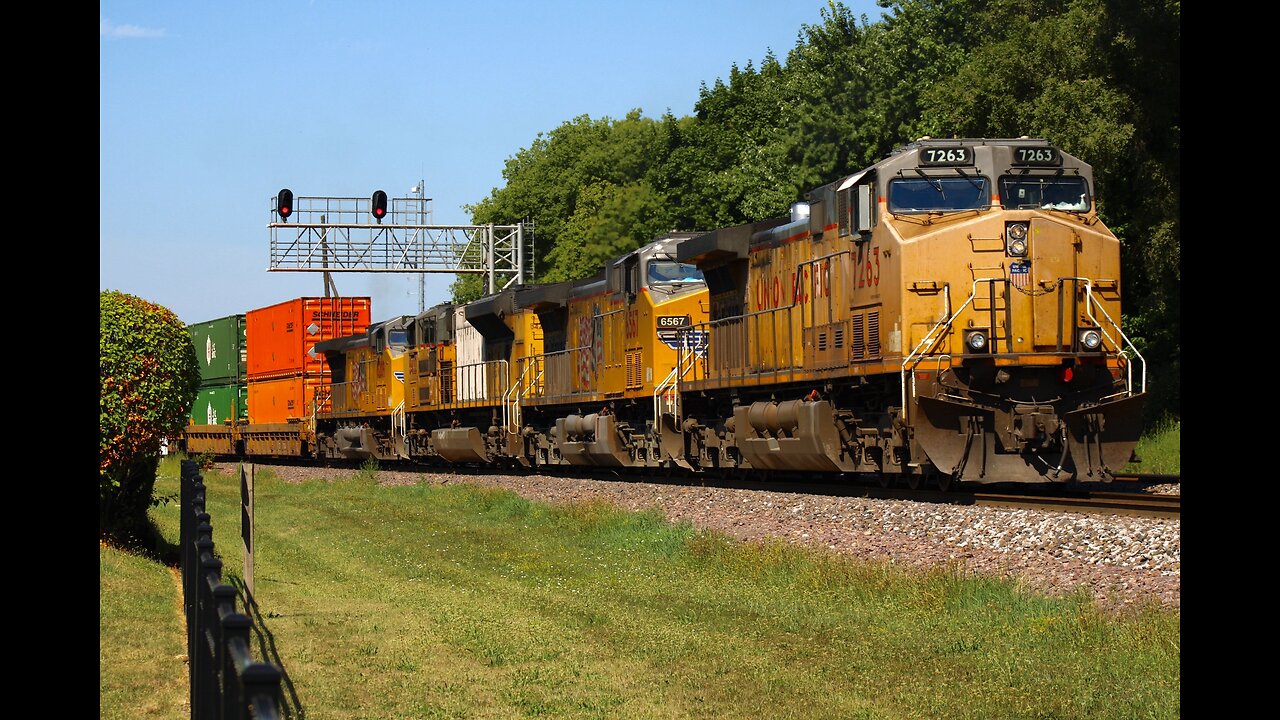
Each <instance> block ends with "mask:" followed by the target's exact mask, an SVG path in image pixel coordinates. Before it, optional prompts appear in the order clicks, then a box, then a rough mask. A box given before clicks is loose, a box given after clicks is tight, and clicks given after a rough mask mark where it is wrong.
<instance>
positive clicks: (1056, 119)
mask: <svg viewBox="0 0 1280 720" xmlns="http://www.w3.org/2000/svg"><path fill="white" fill-rule="evenodd" d="M878 4H879V5H880V7H881V8H883V9H885V11H886V12H885V14H884V16H883V17H882V18H881V19H879V20H877V21H875V22H869V21H868V20H867V17H866V16H865V15H862V16H859V17H855V16H854V15H853V13H852V12H851V11H850V10H849V8H847V7H846V6H845V5H843V4H842V3H839V2H828V5H827V6H826V7H825V8H822V9H821V10H820V22H817V23H815V24H812V25H809V24H805V25H802V26H801V27H800V29H799V31H798V33H797V39H796V44H795V46H794V47H793V48H792V49H791V50H790V51H789V52H788V53H787V55H786V58H785V61H780V60H779V59H778V58H777V57H776V56H774V54H773V53H772V51H769V52H768V53H767V54H766V55H765V56H764V59H763V60H762V61H761V63H760V66H759V67H758V68H757V67H755V66H754V65H753V63H752V62H750V61H748V62H747V63H746V66H745V67H738V66H737V65H736V64H734V65H731V67H730V68H729V72H728V77H727V79H721V78H717V79H715V81H714V82H713V83H712V84H711V85H710V86H708V85H707V84H706V83H705V82H704V83H703V85H702V87H701V89H700V93H699V100H698V102H697V103H696V104H695V107H694V114H693V115H692V116H685V117H679V118H677V117H675V116H673V115H672V114H671V112H670V111H667V112H666V113H664V114H663V115H662V116H661V117H659V118H656V119H655V118H648V117H645V116H644V115H643V114H642V111H641V110H640V109H636V110H633V111H631V112H630V113H628V114H627V115H626V117H624V118H621V119H613V118H608V117H601V118H594V119H593V118H591V117H589V116H586V115H582V116H579V117H576V118H573V119H571V120H567V121H565V122H564V123H563V124H561V125H560V126H559V127H557V128H555V129H553V130H551V131H549V132H546V133H539V134H538V136H537V137H536V138H534V140H533V142H532V143H531V144H530V145H529V147H526V148H522V149H520V150H519V151H517V152H516V153H515V154H514V155H513V156H512V157H511V158H509V159H508V160H507V163H506V166H505V169H504V170H503V178H504V180H505V182H506V184H505V186H503V187H501V188H496V189H494V190H493V191H492V192H491V193H490V195H489V196H488V197H486V198H484V199H483V200H481V201H479V202H478V203H476V204H475V205H472V206H470V207H469V208H468V210H469V211H470V213H471V216H472V222H473V223H476V224H484V223H495V224H510V223H514V222H518V221H521V220H529V219H532V220H534V221H535V227H536V235H537V246H536V249H535V263H536V267H537V274H536V278H535V280H536V281H537V282H556V281H560V280H572V279H577V278H581V277H586V276H589V275H592V274H594V273H596V272H598V271H599V269H600V266H601V265H602V264H603V263H604V262H605V261H606V260H608V259H610V258H612V257H615V256H617V255H619V254H622V253H624V252H627V251H629V250H632V249H634V248H637V247H639V246H640V245H642V244H644V243H645V242H648V241H649V240H651V239H653V238H654V237H657V236H658V235H660V234H662V233H664V232H667V231H669V230H710V229H714V228H718V227H724V226H728V225H735V224H739V223H744V222H748V221H752V220H759V219H763V218H767V217H777V216H781V215H785V214H786V213H787V210H788V207H789V205H790V204H791V202H793V201H795V200H799V199H802V198H803V197H804V195H805V193H807V192H808V191H809V190H810V189H812V188H814V187H816V186H818V185H821V184H823V183H826V182H829V181H831V180H833V179H835V178H837V177H839V176H841V175H844V174H848V173H850V172H853V171H856V170H858V169H860V168H862V167H865V166H867V165H869V164H871V163H872V162H875V161H876V160H878V159H879V158H881V157H883V156H884V155H886V154H887V153H889V152H890V151H891V150H893V149H894V148H896V147H899V146H901V145H903V144H905V143H908V142H911V141H912V140H915V139H917V138H919V137H922V136H926V135H927V136H932V137H1019V136H1022V135H1029V136H1032V137H1042V138H1046V139H1048V140H1049V141H1050V142H1051V143H1052V144H1054V145H1056V146H1058V147H1060V148H1062V149H1063V150H1065V151H1067V152H1069V153H1071V154H1073V155H1076V156H1078V157H1080V158H1082V159H1084V160H1085V161H1086V162H1088V163H1090V164H1091V165H1093V167H1094V173H1095V180H1096V183H1097V188H1096V191H1097V197H1098V205H1099V212H1100V214H1101V215H1102V218H1103V220H1104V222H1106V223H1107V225H1108V226H1109V227H1110V228H1111V229H1112V230H1113V231H1114V232H1115V234H1116V235H1117V236H1118V237H1119V238H1120V240H1121V253H1122V257H1121V261H1122V272H1123V278H1124V308H1123V311H1124V322H1125V323H1126V332H1127V333H1128V334H1129V335H1130V337H1131V338H1133V339H1134V341H1135V344H1137V345H1138V347H1139V349H1140V350H1141V351H1142V353H1143V355H1144V356H1145V357H1146V358H1147V360H1148V363H1149V364H1150V367H1149V379H1150V384H1149V386H1150V388H1151V390H1152V397H1151V400H1150V402H1149V403H1148V411H1149V414H1150V415H1151V416H1152V417H1153V418H1155V417H1158V416H1161V415H1171V416H1174V417H1177V416H1178V415H1179V412H1180V409H1179V404H1180V392H1179V372H1180V370H1179V367H1180V357H1179V356H1180V348H1179V342H1178V335H1179V333H1178V329H1179V324H1180V310H1179V291H1178V287H1179V282H1180V242H1179V187H1180V178H1179V167H1180V166H1179V157H1180V138H1181V135H1180V119H1179V114H1180V107H1181V104H1180V102H1181V101H1180V97H1179V66H1180V57H1179V53H1180V28H1181V25H1180V7H1179V2H1178V1H1177V0H879V3H878ZM480 294H481V285H480V283H479V281H478V279H477V278H476V277H474V276H462V277H460V278H459V280H458V281H457V282H455V284H454V286H453V295H454V300H455V301H456V302H465V301H469V300H472V299H475V298H476V297H479V295H480Z"/></svg>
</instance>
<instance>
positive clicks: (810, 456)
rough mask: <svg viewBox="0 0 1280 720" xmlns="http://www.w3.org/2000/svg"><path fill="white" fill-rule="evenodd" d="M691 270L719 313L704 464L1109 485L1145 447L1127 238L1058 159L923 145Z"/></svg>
mask: <svg viewBox="0 0 1280 720" xmlns="http://www.w3.org/2000/svg"><path fill="white" fill-rule="evenodd" d="M678 259H679V260H681V261H683V262H689V263H695V264H697V265H698V267H699V268H701V269H702V270H703V272H704V273H705V275H706V277H707V279H708V289H709V293H710V298H711V308H712V317H711V319H710V321H709V322H707V323H706V324H704V325H701V326H695V327H693V328H691V329H690V331H691V332H701V333H704V334H705V335H708V336H709V337H710V348H709V354H708V362H707V364H706V365H705V366H703V365H698V364H695V365H694V366H693V368H692V372H691V373H690V374H689V375H688V376H687V377H685V378H682V381H681V386H680V389H681V393H682V396H683V398H684V403H683V404H684V408H683V409H684V411H685V413H686V414H687V417H686V418H685V419H684V420H683V422H682V426H683V429H684V430H685V432H686V438H685V441H686V443H685V444H686V446H687V447H688V448H689V450H688V453H687V459H688V460H689V461H690V462H693V463H696V464H698V465H700V466H703V467H721V466H749V467H752V468H764V469H772V470H797V471H814V470H816V471H831V472H870V473H876V474H878V475H879V476H880V477H881V480H882V482H883V483H885V484H888V483H890V482H892V481H893V480H894V479H895V478H897V477H901V478H904V479H905V480H906V482H907V483H908V484H909V485H911V486H913V487H916V486H918V485H919V483H920V481H921V479H923V478H934V479H935V480H936V481H937V482H938V483H939V484H940V485H942V486H943V487H945V486H947V485H948V484H949V483H950V482H952V481H955V480H963V481H972V482H1003V481H1010V482H1051V481H1066V480H1072V479H1080V480H1085V479H1094V480H1104V481H1106V480H1110V479H1111V477H1112V475H1113V473H1114V472H1115V471H1116V470H1118V469H1119V468H1120V467H1122V466H1123V465H1125V464H1126V463H1127V462H1128V461H1129V459H1130V456H1131V454H1132V451H1133V448H1134V446H1135V445H1136V443H1137V440H1138V436H1139V433H1140V429H1141V423H1140V418H1141V409H1142V408H1141V406H1142V401H1143V393H1144V392H1145V387H1144V386H1145V368H1144V364H1143V362H1142V358H1141V356H1140V355H1139V354H1138V353H1137V351H1136V349H1135V348H1134V347H1133V346H1132V344H1131V343H1129V341H1128V339H1127V338H1126V337H1125V335H1124V334H1123V333H1122V332H1121V330H1120V325H1119V319H1120V290H1121V286H1120V248H1119V241H1118V240H1117V238H1116V237H1115V236H1114V235H1113V234H1112V233H1111V232H1110V231H1109V230H1108V229H1107V227H1106V226H1105V225H1104V224H1103V223H1102V222H1101V220H1100V219H1099V218H1098V215H1097V207H1096V204H1095V202H1094V195H1093V172H1092V168H1091V167H1090V166H1089V165H1087V164H1085V163H1084V162H1082V161H1080V160H1079V159H1077V158H1074V157H1072V156H1070V155H1068V154H1066V153H1064V152H1062V151H1061V150H1060V149H1058V148H1055V147H1052V146H1051V145H1049V143H1047V142H1046V141H1044V140H1033V139H1029V138H1018V139H1007V140H990V139H948V140H934V139H929V138H924V139H921V140H920V141H918V142H915V143H913V144H911V145H908V146H906V147H904V148H901V149H900V150H898V151H896V152H894V153H893V154H892V155H890V156H889V157H887V158H885V159H884V160H882V161H880V162H878V163H876V164H875V165H872V166H871V167H868V168H865V169H863V170H860V171H858V172H856V173H854V174H852V175H849V176H848V177H844V178H841V179H839V180H837V181H835V182H833V183H830V184H828V185H824V186H822V187H820V188H817V189H816V190H814V191H812V192H811V193H810V195H809V199H808V202H807V203H798V204H796V205H795V206H793V212H792V217H791V218H789V219H788V218H783V219H776V220H767V221H762V222H758V223H751V224H747V225H742V226H737V227H733V228H725V229H722V230H717V231H715V232H712V233H708V234H705V235H702V236H700V237H697V238H694V239H691V240H689V241H686V242H684V243H682V244H681V245H680V247H679V249H678ZM704 367H705V372H703V371H702V369H703V368H704Z"/></svg>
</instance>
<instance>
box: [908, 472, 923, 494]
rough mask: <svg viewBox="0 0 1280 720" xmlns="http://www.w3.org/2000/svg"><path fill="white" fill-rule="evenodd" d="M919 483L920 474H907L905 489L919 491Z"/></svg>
mask: <svg viewBox="0 0 1280 720" xmlns="http://www.w3.org/2000/svg"><path fill="white" fill-rule="evenodd" d="M920 481H921V476H920V473H909V474H908V475H907V487H909V488H911V489H912V490H919V489H920Z"/></svg>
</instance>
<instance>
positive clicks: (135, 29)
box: [99, 17, 165, 38]
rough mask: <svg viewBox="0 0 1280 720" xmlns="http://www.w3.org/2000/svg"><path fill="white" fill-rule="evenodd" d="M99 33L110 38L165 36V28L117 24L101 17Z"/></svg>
mask: <svg viewBox="0 0 1280 720" xmlns="http://www.w3.org/2000/svg"><path fill="white" fill-rule="evenodd" d="M99 20H100V22H99V34H100V35H102V37H109V38H151V37H164V34H165V33H164V28H145V27H142V26H141V25H117V24H115V23H113V22H111V21H110V20H108V19H106V18H104V17H100V18H99Z"/></svg>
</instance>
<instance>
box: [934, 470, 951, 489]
mask: <svg viewBox="0 0 1280 720" xmlns="http://www.w3.org/2000/svg"><path fill="white" fill-rule="evenodd" d="M936 480H937V483H938V490H940V491H942V492H946V491H948V490H950V489H951V476H950V475H947V474H946V473H938V475H937V478H936Z"/></svg>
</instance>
